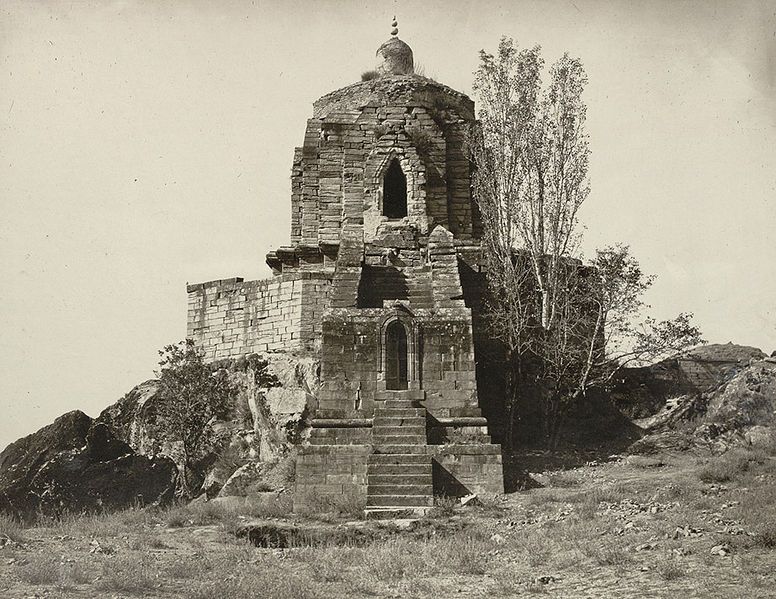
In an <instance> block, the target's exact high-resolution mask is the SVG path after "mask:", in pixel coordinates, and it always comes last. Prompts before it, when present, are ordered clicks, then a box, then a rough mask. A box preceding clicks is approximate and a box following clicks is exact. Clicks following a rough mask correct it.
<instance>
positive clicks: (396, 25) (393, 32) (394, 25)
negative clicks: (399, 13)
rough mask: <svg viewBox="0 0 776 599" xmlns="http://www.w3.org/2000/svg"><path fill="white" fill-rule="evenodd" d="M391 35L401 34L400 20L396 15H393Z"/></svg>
mask: <svg viewBox="0 0 776 599" xmlns="http://www.w3.org/2000/svg"><path fill="white" fill-rule="evenodd" d="M391 35H393V36H397V35H399V22H398V21H397V20H396V15H394V16H393V21H392V22H391Z"/></svg>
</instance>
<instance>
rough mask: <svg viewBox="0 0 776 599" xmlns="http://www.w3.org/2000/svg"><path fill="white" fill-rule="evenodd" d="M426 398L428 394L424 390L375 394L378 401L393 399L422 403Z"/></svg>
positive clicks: (404, 390) (392, 390) (403, 390)
mask: <svg viewBox="0 0 776 599" xmlns="http://www.w3.org/2000/svg"><path fill="white" fill-rule="evenodd" d="M425 398H426V392H425V391H423V390H422V389H388V390H385V391H377V392H376V393H375V399H376V400H378V401H384V400H392V399H400V400H416V401H422V400H424V399H425Z"/></svg>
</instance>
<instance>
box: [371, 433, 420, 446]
mask: <svg viewBox="0 0 776 599" xmlns="http://www.w3.org/2000/svg"><path fill="white" fill-rule="evenodd" d="M372 444H373V445H424V446H425V445H426V433H425V431H423V434H422V435H420V434H417V435H381V434H380V433H379V432H378V431H375V432H373V433H372Z"/></svg>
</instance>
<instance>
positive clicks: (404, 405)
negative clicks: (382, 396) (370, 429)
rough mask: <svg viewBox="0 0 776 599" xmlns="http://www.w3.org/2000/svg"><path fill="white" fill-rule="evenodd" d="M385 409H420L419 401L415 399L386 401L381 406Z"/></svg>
mask: <svg viewBox="0 0 776 599" xmlns="http://www.w3.org/2000/svg"><path fill="white" fill-rule="evenodd" d="M383 407H384V408H387V409H389V410H390V409H404V410H406V409H408V408H420V407H421V405H420V400H417V399H386V400H385V403H384V404H383Z"/></svg>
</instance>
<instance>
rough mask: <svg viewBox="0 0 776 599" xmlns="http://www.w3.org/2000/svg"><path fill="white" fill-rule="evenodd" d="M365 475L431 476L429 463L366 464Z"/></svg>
mask: <svg viewBox="0 0 776 599" xmlns="http://www.w3.org/2000/svg"><path fill="white" fill-rule="evenodd" d="M366 472H367V476H374V475H386V474H412V475H416V474H417V475H421V474H422V475H423V476H431V472H432V467H431V464H430V463H429V464H367V467H366Z"/></svg>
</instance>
